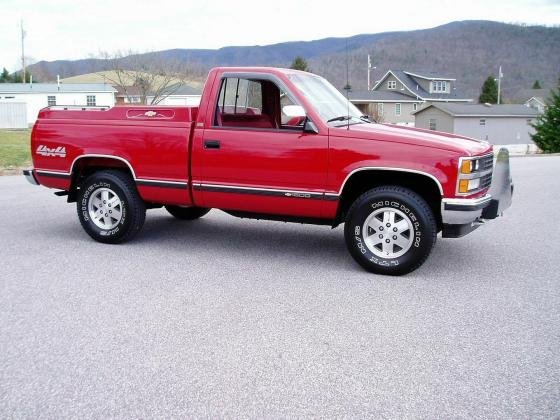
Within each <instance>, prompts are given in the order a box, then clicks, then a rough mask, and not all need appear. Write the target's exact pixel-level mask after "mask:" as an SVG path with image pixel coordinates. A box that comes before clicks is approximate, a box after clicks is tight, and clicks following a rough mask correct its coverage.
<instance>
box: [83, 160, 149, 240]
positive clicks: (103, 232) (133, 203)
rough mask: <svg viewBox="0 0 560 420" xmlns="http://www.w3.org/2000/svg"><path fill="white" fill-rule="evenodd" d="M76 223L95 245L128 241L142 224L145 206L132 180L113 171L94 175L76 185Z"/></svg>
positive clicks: (123, 174)
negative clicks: (96, 242)
mask: <svg viewBox="0 0 560 420" xmlns="http://www.w3.org/2000/svg"><path fill="white" fill-rule="evenodd" d="M76 204H77V206H76V207H77V211H78V218H79V219H80V223H81V225H82V227H83V228H84V230H85V231H86V233H87V234H88V235H89V236H91V237H92V238H93V239H95V240H96V241H98V242H102V243H106V244H117V243H121V242H126V241H128V240H130V239H132V238H133V237H134V236H135V235H136V234H137V233H138V232H139V231H140V229H142V226H143V225H144V220H145V219H146V204H145V203H144V201H143V200H142V198H141V197H140V195H139V194H138V191H137V190H136V185H135V184H134V181H133V180H132V178H131V177H130V176H129V175H127V174H125V173H123V172H121V171H117V170H106V171H100V172H95V173H94V174H92V175H90V176H89V177H88V178H87V179H86V180H85V181H84V182H82V183H81V184H80V189H79V191H78V199H77V203H76Z"/></svg>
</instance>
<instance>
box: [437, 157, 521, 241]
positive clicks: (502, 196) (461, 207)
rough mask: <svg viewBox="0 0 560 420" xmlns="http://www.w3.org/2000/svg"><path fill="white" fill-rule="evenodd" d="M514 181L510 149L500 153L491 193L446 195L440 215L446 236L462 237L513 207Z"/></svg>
mask: <svg viewBox="0 0 560 420" xmlns="http://www.w3.org/2000/svg"><path fill="white" fill-rule="evenodd" d="M512 195H513V182H512V179H511V173H510V169H509V152H508V150H507V149H505V148H502V149H500V151H499V152H498V154H497V157H496V162H495V164H494V171H493V174H492V184H491V186H490V189H489V190H488V194H486V195H485V196H484V197H479V198H444V199H443V200H442V202H441V218H442V222H443V236H444V237H458V236H463V235H465V234H467V233H469V232H471V231H472V230H474V229H476V228H477V227H478V226H480V224H482V223H484V222H485V221H486V220H489V219H495V218H496V217H498V216H500V215H501V214H502V213H503V212H504V210H506V209H507V208H509V207H510V206H511V198H512Z"/></svg>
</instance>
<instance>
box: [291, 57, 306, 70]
mask: <svg viewBox="0 0 560 420" xmlns="http://www.w3.org/2000/svg"><path fill="white" fill-rule="evenodd" d="M290 68H291V69H294V70H302V71H309V66H308V65H307V61H305V58H303V57H300V56H299V55H298V56H297V57H296V58H294V61H292V64H291V65H290Z"/></svg>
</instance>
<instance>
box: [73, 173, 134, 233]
mask: <svg viewBox="0 0 560 420" xmlns="http://www.w3.org/2000/svg"><path fill="white" fill-rule="evenodd" d="M100 188H108V189H110V190H112V191H113V192H114V193H115V194H116V195H117V196H118V197H119V199H120V200H121V208H122V217H121V220H120V221H119V223H118V225H117V226H115V227H114V228H113V229H110V230H107V229H102V228H100V227H99V226H97V225H96V224H95V223H94V222H93V221H92V220H91V218H90V215H89V211H88V200H89V198H90V197H91V195H92V194H93V193H95V191H96V190H98V189H100ZM131 201H132V197H131V196H130V192H129V191H128V188H127V187H126V184H124V183H123V182H122V181H121V180H120V179H119V178H118V177H116V176H114V175H112V174H110V173H106V174H98V175H92V176H90V177H89V178H88V179H87V180H86V181H85V182H84V183H83V184H82V185H81V188H80V192H79V195H78V201H77V204H78V217H79V218H80V222H81V224H82V226H83V227H84V229H85V230H86V232H87V233H88V234H89V235H90V236H91V237H92V238H94V239H95V240H97V241H99V242H107V243H116V242H120V240H121V239H122V238H123V237H125V235H126V234H127V232H128V231H129V229H130V226H131V224H132V223H133V221H132V217H131V216H132V215H131V211H130V203H131Z"/></svg>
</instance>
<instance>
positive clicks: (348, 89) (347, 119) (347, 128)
mask: <svg viewBox="0 0 560 420" xmlns="http://www.w3.org/2000/svg"><path fill="white" fill-rule="evenodd" d="M348 66H349V64H348V38H346V86H344V89H345V90H346V117H347V118H346V130H350V98H349V95H350V76H349V71H348Z"/></svg>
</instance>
